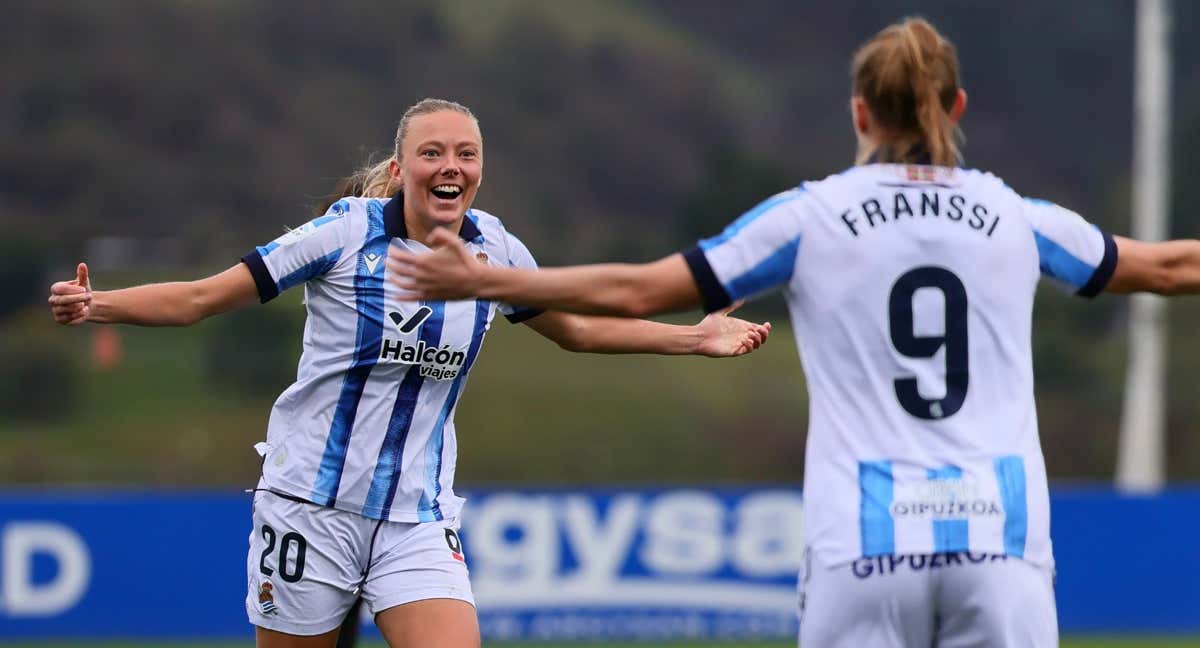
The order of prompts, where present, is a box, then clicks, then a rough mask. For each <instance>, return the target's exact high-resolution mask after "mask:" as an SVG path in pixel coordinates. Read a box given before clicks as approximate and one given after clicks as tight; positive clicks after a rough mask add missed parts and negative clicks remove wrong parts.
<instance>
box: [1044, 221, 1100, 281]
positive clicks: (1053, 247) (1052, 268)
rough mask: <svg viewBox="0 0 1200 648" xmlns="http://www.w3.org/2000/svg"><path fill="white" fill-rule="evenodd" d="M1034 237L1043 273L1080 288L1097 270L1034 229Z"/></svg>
mask: <svg viewBox="0 0 1200 648" xmlns="http://www.w3.org/2000/svg"><path fill="white" fill-rule="evenodd" d="M1033 238H1034V240H1036V241H1037V249H1038V259H1039V263H1038V266H1039V267H1040V268H1041V269H1042V274H1045V275H1050V276H1051V277H1054V278H1055V279H1058V280H1060V281H1065V282H1066V283H1068V284H1069V285H1070V286H1071V287H1072V288H1075V289H1076V290H1078V289H1080V288H1082V287H1083V286H1084V285H1086V284H1087V282H1088V280H1089V279H1091V278H1092V274H1093V273H1095V272H1096V268H1095V267H1093V266H1091V265H1088V264H1087V263H1085V262H1083V261H1081V260H1080V259H1079V258H1078V257H1076V256H1075V255H1074V254H1071V253H1070V252H1068V251H1067V250H1066V248H1064V247H1062V246H1061V245H1059V244H1058V243H1055V242H1054V241H1052V240H1050V239H1048V238H1046V237H1045V236H1043V235H1042V233H1041V232H1039V231H1037V230H1033Z"/></svg>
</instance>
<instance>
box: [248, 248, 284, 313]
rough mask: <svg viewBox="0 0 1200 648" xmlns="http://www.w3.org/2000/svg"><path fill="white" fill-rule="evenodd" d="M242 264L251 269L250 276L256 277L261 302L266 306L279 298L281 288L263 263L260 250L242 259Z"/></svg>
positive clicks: (255, 282) (255, 283) (251, 252)
mask: <svg viewBox="0 0 1200 648" xmlns="http://www.w3.org/2000/svg"><path fill="white" fill-rule="evenodd" d="M242 263H245V264H246V267H248V268H250V275H251V276H252V277H254V285H255V286H257V287H258V299H259V301H260V302H262V303H264V304H265V303H267V302H269V301H271V300H272V299H275V298H276V297H278V296H279V286H277V285H275V280H274V279H272V278H271V272H270V271H269V270H267V264H266V263H263V260H262V255H260V254H259V253H258V250H251V251H250V252H249V253H248V254H246V256H244V257H242Z"/></svg>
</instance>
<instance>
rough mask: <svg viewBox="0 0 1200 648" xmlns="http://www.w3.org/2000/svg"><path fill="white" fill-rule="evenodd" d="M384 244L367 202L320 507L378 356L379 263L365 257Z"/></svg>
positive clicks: (328, 499) (379, 209)
mask: <svg viewBox="0 0 1200 648" xmlns="http://www.w3.org/2000/svg"><path fill="white" fill-rule="evenodd" d="M388 242H389V240H388V237H387V235H386V234H385V233H384V229H383V205H382V204H381V203H380V202H379V201H378V200H371V201H369V202H368V203H367V235H366V241H365V242H364V243H363V247H362V250H360V251H359V253H358V263H357V264H356V265H355V269H354V298H355V307H356V309H357V310H358V333H357V335H356V336H355V345H354V361H353V362H352V363H351V364H350V367H349V368H348V369H346V375H345V377H344V378H343V379H342V393H341V395H340V396H338V402H337V407H336V408H334V411H333V423H332V424H331V425H330V426H329V436H328V437H326V439H325V452H324V453H323V454H322V455H321V466H320V467H319V468H318V469H317V479H316V481H315V482H314V483H313V490H312V497H311V499H312V501H313V502H314V503H316V504H320V505H322V506H333V503H334V502H335V501H336V500H337V493H338V486H339V484H340V483H341V481H342V469H343V468H344V467H345V465H346V450H347V448H348V447H349V445H350V433H351V431H352V430H353V429H354V418H355V416H356V415H357V413H358V402H359V400H361V399H362V392H363V387H365V386H366V384H367V378H368V377H369V376H370V375H371V369H372V368H373V367H374V366H375V363H376V362H377V361H378V360H379V345H380V344H382V342H383V268H384V266H383V264H382V263H380V264H377V265H376V267H375V272H372V271H371V270H370V268H368V267H367V261H366V259H365V258H364V257H366V256H367V255H369V254H376V255H380V256H383V255H386V254H387V246H388Z"/></svg>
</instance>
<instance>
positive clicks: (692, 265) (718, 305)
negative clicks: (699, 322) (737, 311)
mask: <svg viewBox="0 0 1200 648" xmlns="http://www.w3.org/2000/svg"><path fill="white" fill-rule="evenodd" d="M683 260H684V261H686V262H687V265H688V269H689V270H691V271H692V278H693V279H695V280H696V287H697V288H699V289H700V298H701V300H702V301H703V304H704V312H706V313H711V312H713V311H718V310H721V309H722V308H725V307H726V306H728V305H730V304H732V303H733V299H731V298H730V297H729V293H727V292H725V288H724V287H723V286H722V285H721V282H720V281H717V275H716V274H714V273H713V270H712V266H710V265H709V264H708V257H706V256H704V250H701V249H700V248H699V247H694V248H692V249H690V250H688V251H687V252H684V253H683Z"/></svg>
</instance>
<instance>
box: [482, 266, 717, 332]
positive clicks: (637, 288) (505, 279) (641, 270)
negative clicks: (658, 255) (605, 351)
mask: <svg viewBox="0 0 1200 648" xmlns="http://www.w3.org/2000/svg"><path fill="white" fill-rule="evenodd" d="M477 288H478V294H479V296H480V297H483V298H485V299H495V300H499V301H505V302H508V303H510V304H520V305H521V306H528V307H531V308H545V309H548V310H560V311H567V312H571V313H582V314H587V315H612V316H617V317H649V316H651V315H657V314H660V313H668V312H676V311H682V310H687V309H690V308H694V307H696V306H698V305H699V304H700V293H699V291H698V289H697V287H696V284H695V283H694V281H693V280H692V277H691V274H690V273H689V271H688V270H687V266H686V265H685V264H684V261H683V257H682V256H680V255H678V254H676V255H673V256H669V257H666V258H664V259H660V260H658V261H655V262H653V263H645V264H627V263H604V264H596V265H585V266H574V267H569V268H542V269H539V270H522V269H518V268H500V267H488V268H481V269H480V274H479V276H478V283H477Z"/></svg>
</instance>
